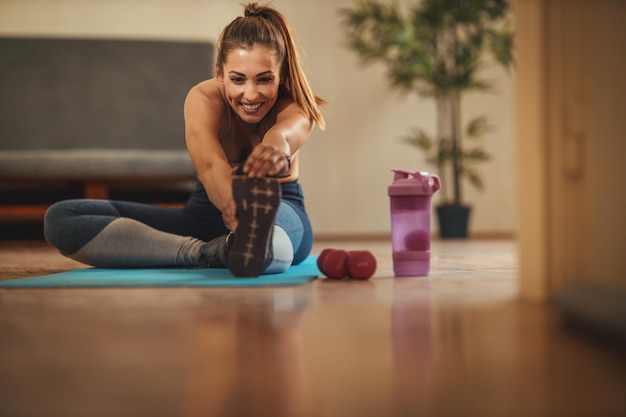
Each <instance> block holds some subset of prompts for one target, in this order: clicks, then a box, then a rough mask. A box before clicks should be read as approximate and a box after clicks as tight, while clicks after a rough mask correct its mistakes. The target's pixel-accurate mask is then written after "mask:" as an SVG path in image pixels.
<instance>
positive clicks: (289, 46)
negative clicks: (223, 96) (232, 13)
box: [217, 3, 326, 129]
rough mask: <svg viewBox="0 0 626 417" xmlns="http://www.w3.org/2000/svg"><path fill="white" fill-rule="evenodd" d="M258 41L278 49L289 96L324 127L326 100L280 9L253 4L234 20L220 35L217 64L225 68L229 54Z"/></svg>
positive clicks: (260, 43)
mask: <svg viewBox="0 0 626 417" xmlns="http://www.w3.org/2000/svg"><path fill="white" fill-rule="evenodd" d="M255 44H259V45H263V46H266V47H267V48H269V49H272V50H274V51H276V55H277V57H278V60H279V62H282V68H281V80H282V81H283V82H284V84H283V85H284V89H285V90H286V93H287V95H288V96H289V97H291V98H292V99H293V101H295V102H296V103H298V104H299V105H300V107H302V109H303V110H304V111H305V112H306V114H307V116H308V117H309V118H310V119H311V120H314V121H315V123H317V125H318V126H319V127H320V128H321V129H324V127H325V122H324V117H323V116H322V113H321V112H320V110H319V106H324V105H325V104H326V101H324V100H323V99H321V98H319V97H317V96H315V95H314V94H313V91H312V90H311V87H310V85H309V82H308V81H307V78H306V75H305V73H304V69H303V67H302V64H301V62H300V56H299V54H298V48H297V46H296V43H295V40H294V37H293V35H292V32H291V28H290V26H289V24H288V23H287V20H286V19H285V17H284V16H283V15H282V14H281V13H280V12H279V11H278V10H276V9H274V8H272V7H269V6H261V5H259V4H258V3H250V4H248V5H246V6H245V9H244V16H243V17H241V16H240V17H237V18H236V19H235V20H233V21H232V22H231V23H230V24H229V25H228V26H226V28H224V30H223V31H222V34H221V35H220V38H219V41H218V46H217V66H218V69H219V70H220V71H222V70H223V65H224V62H226V56H228V53H229V52H230V51H231V50H233V49H235V48H245V49H251V48H252V47H253V46H254V45H255Z"/></svg>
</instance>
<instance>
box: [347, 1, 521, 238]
mask: <svg viewBox="0 0 626 417" xmlns="http://www.w3.org/2000/svg"><path fill="white" fill-rule="evenodd" d="M509 12H510V5H509V2H508V0H422V1H419V0H415V2H414V4H411V5H408V6H407V8H406V10H405V9H402V8H401V7H400V6H399V5H398V4H397V3H388V2H383V1H380V0H357V1H356V3H355V5H354V7H352V8H344V9H341V10H340V14H341V16H342V23H343V24H344V25H345V29H346V34H347V39H348V47H349V48H350V49H352V50H353V51H355V52H356V53H357V55H358V56H359V57H360V58H361V60H362V62H363V63H366V64H367V63H373V62H377V61H379V62H383V63H384V64H386V66H387V75H388V78H389V81H390V83H391V85H392V87H394V88H397V89H399V90H400V91H401V92H403V93H409V92H415V93H417V94H418V95H420V96H423V97H428V98H432V99H434V100H435V103H436V108H437V124H436V132H435V135H434V137H433V136H431V135H429V134H428V133H427V132H426V131H424V130H423V129H421V128H415V129H413V131H412V132H411V133H410V134H409V135H408V136H406V137H404V141H405V142H407V143H410V144H413V145H415V146H417V147H418V148H420V149H422V150H423V151H425V152H426V156H427V161H428V162H430V163H433V164H434V165H436V167H437V171H438V174H439V177H440V179H441V182H442V184H443V186H442V191H441V192H440V196H441V198H442V202H441V203H440V204H438V205H437V214H438V219H439V227H440V229H439V230H440V235H441V237H444V238H446V237H466V236H467V225H468V218H469V214H470V207H469V206H468V205H466V204H465V203H464V201H463V192H462V191H463V190H462V186H463V183H462V179H465V180H467V181H468V182H469V183H470V184H471V185H473V186H476V187H477V188H478V189H482V187H483V181H482V179H481V177H480V174H479V172H478V171H477V170H476V166H475V165H476V163H479V162H484V161H487V160H488V159H489V157H490V155H489V153H488V152H487V151H486V150H485V149H483V148H482V147H481V146H480V143H479V142H478V140H479V139H480V137H481V136H482V135H483V134H484V133H486V132H488V131H489V130H490V129H491V124H490V123H489V122H488V120H487V119H486V117H484V116H481V117H477V118H475V119H474V120H472V121H470V122H469V123H468V124H467V126H466V128H465V129H462V128H461V96H462V95H463V94H465V93H468V92H470V91H487V90H489V89H490V88H491V85H490V83H489V82H488V81H487V80H484V79H482V78H481V77H480V69H481V68H482V67H483V66H484V64H485V62H486V61H487V60H488V59H489V57H491V58H492V59H493V62H495V63H497V64H499V65H501V66H502V67H504V68H505V69H508V68H509V67H510V66H511V65H512V63H513V55H512V49H513V34H512V31H511V29H510V24H509ZM463 130H464V131H463ZM463 136H465V139H467V142H468V143H467V144H464V141H463V139H464V138H463Z"/></svg>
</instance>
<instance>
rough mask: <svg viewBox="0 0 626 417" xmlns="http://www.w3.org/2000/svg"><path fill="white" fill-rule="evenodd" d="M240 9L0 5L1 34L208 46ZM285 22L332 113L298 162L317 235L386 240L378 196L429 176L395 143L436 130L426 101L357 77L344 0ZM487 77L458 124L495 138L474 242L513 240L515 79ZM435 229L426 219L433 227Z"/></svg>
mask: <svg viewBox="0 0 626 417" xmlns="http://www.w3.org/2000/svg"><path fill="white" fill-rule="evenodd" d="M240 3H241V1H239V0H204V1H200V0H176V1H174V0H0V34H2V35H5V34H8V35H44V36H76V37H78V36H89V37H120V38H146V39H183V40H212V41H215V39H216V38H217V35H218V34H219V31H220V30H221V29H222V28H223V26H224V25H226V24H227V23H228V22H229V21H230V20H232V19H233V18H234V17H235V16H237V15H239V14H240V13H241V9H242V7H241V6H240ZM272 4H273V5H274V6H276V7H278V8H279V9H280V10H282V11H283V13H284V14H285V15H286V16H287V17H288V19H290V21H291V23H292V25H293V27H294V30H295V32H296V35H297V36H298V38H299V40H300V43H301V45H302V47H303V49H304V50H305V51H306V56H305V64H306V66H307V68H308V70H309V74H310V81H311V83H312V84H313V86H314V88H315V91H316V93H317V94H318V95H320V96H322V97H324V98H325V99H327V100H328V101H329V102H330V103H331V105H330V107H329V108H328V109H327V111H326V112H325V115H326V119H327V125H328V126H327V130H326V131H325V132H321V131H316V132H315V133H314V134H313V136H312V138H311V140H310V141H309V142H308V143H307V144H306V145H305V148H304V151H303V153H302V172H301V174H302V184H303V187H304V188H305V192H306V197H307V206H308V209H309V212H310V215H311V218H312V221H313V223H314V228H315V230H316V232H317V233H318V234H319V235H323V234H326V235H327V234H383V233H388V231H389V211H388V198H387V195H386V187H387V185H388V183H389V182H390V180H391V173H390V169H391V168H395V167H398V168H403V169H409V170H416V171H417V170H428V169H432V168H430V167H428V166H426V165H425V163H424V158H423V156H422V155H421V153H420V152H419V151H417V150H416V149H414V148H411V147H408V146H407V145H404V144H402V143H401V142H400V140H399V137H400V136H402V135H403V134H405V133H407V132H408V130H409V129H410V127H411V126H414V125H415V126H417V125H419V126H421V127H423V128H425V129H429V130H432V129H434V122H435V120H434V118H435V113H434V106H433V104H432V103H431V102H430V101H427V100H425V99H421V98H418V97H416V96H409V97H406V98H402V97H400V96H399V95H398V94H397V93H396V92H393V91H390V90H389V88H388V84H387V81H386V79H385V76H384V68H383V67H382V66H374V67H369V68H362V67H360V66H359V64H358V61H357V59H356V56H355V55H354V53H352V52H350V51H348V50H346V49H345V48H343V47H342V31H341V29H340V26H339V15H338V12H337V11H338V9H339V8H341V7H345V6H349V5H350V4H352V3H351V1H349V0H316V1H310V0H274V1H273V2H272ZM486 74H488V75H489V76H491V77H492V78H493V79H494V80H495V84H496V86H497V88H498V94H481V95H474V96H469V97H467V98H466V99H465V100H464V102H463V104H464V107H463V110H462V111H463V115H464V118H465V119H467V118H471V117H472V116H476V115H480V114H487V115H488V116H489V117H490V118H491V119H492V120H493V121H494V122H495V123H496V124H497V131H496V132H495V133H494V134H492V135H490V136H489V137H488V138H487V146H488V148H489V150H490V151H491V152H492V153H493V155H494V158H493V160H492V161H491V162H489V163H487V164H486V165H484V168H483V170H482V172H483V174H484V175H485V178H486V183H487V188H486V190H485V191H484V192H482V193H477V192H475V191H473V190H471V189H469V188H466V190H467V191H466V197H467V198H466V199H467V202H468V203H470V204H471V205H472V206H473V207H474V214H473V218H472V224H471V228H472V232H473V233H475V234H485V233H486V234H489V233H494V232H495V233H514V232H515V230H516V218H517V210H516V201H515V196H516V181H515V178H514V173H515V155H514V152H515V147H514V121H513V111H514V109H513V102H514V97H513V79H512V77H510V76H507V75H505V74H504V72H503V71H501V70H499V69H496V68H487V69H486ZM433 223H434V218H433Z"/></svg>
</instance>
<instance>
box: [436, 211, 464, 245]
mask: <svg viewBox="0 0 626 417" xmlns="http://www.w3.org/2000/svg"><path fill="white" fill-rule="evenodd" d="M471 209H472V208H471V207H469V206H464V205H456V204H442V205H439V206H437V219H438V220H439V236H440V237H441V238H442V239H465V238H467V227H468V224H469V216H470V211H471Z"/></svg>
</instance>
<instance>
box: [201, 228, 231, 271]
mask: <svg viewBox="0 0 626 417" xmlns="http://www.w3.org/2000/svg"><path fill="white" fill-rule="evenodd" d="M232 244H233V234H232V233H229V234H227V235H224V236H220V237H218V238H215V239H213V240H212V241H210V242H206V243H204V244H203V245H202V246H200V253H199V255H198V265H199V266H200V267H201V268H226V263H227V261H228V252H229V251H230V247H231V246H232Z"/></svg>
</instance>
